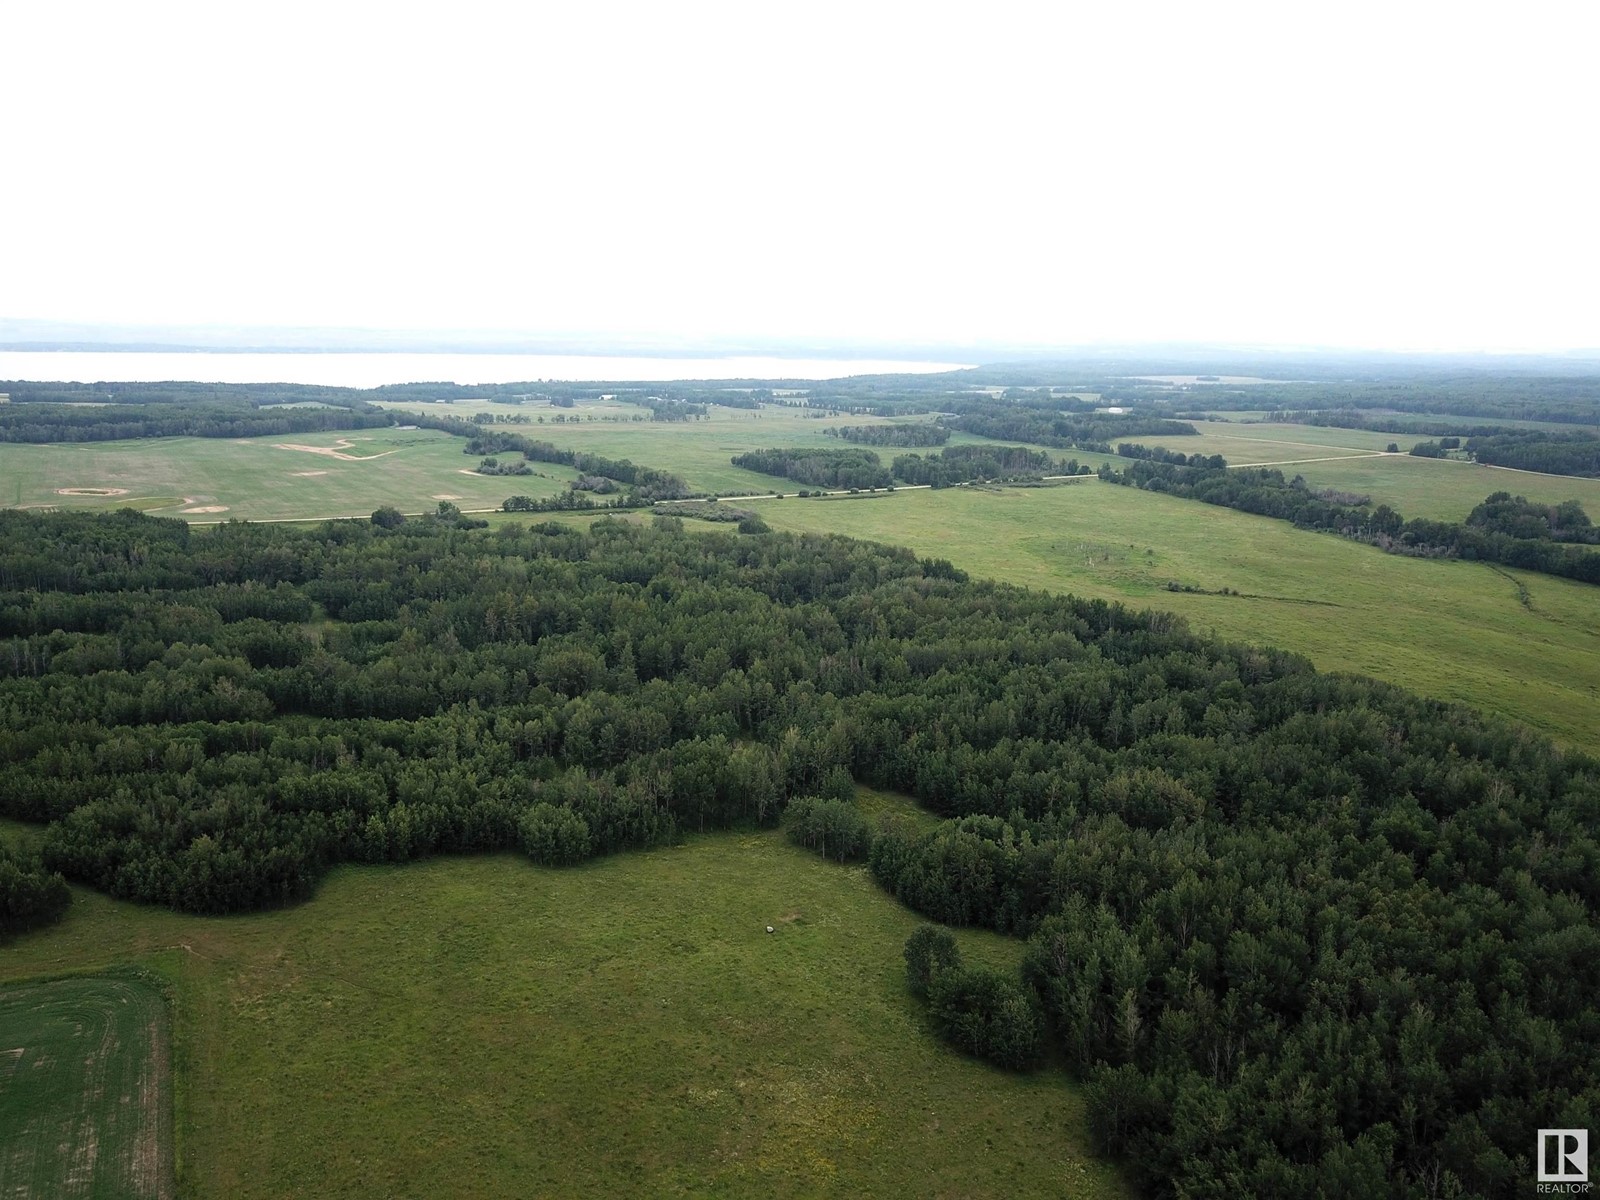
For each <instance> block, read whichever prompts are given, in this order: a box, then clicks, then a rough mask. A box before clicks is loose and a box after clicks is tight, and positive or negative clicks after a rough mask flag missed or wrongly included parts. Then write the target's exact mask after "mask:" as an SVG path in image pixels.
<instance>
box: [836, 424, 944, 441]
mask: <svg viewBox="0 0 1600 1200" xmlns="http://www.w3.org/2000/svg"><path fill="white" fill-rule="evenodd" d="M822 432H823V433H825V434H827V435H828V436H829V437H836V438H843V439H844V440H845V441H847V442H857V443H859V444H861V445H863V446H942V445H944V444H945V443H946V442H947V441H949V440H950V431H949V430H948V429H946V428H944V427H943V426H942V425H933V424H930V423H928V422H926V421H916V422H910V423H906V424H900V425H841V426H839V427H838V428H837V429H833V428H830V429H824V430H823V431H822Z"/></svg>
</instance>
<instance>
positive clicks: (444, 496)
mask: <svg viewBox="0 0 1600 1200" xmlns="http://www.w3.org/2000/svg"><path fill="white" fill-rule="evenodd" d="M433 498H434V499H435V500H459V499H461V497H460V496H456V495H452V494H451V493H449V492H439V493H438V494H437V495H435V496H434V497H433Z"/></svg>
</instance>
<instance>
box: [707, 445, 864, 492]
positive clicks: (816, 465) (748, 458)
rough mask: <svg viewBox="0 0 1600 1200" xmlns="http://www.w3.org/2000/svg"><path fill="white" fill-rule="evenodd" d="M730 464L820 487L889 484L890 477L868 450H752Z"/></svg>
mask: <svg viewBox="0 0 1600 1200" xmlns="http://www.w3.org/2000/svg"><path fill="white" fill-rule="evenodd" d="M732 462H733V465H734V466H736V467H743V468H744V469H745V470H746V471H759V472H760V473H761V474H763V475H776V476H778V477H779V478H780V479H792V480H794V481H795V482H796V483H805V484H810V485H812V486H813V487H821V488H881V487H889V486H890V485H892V484H893V483H894V478H893V477H892V476H891V475H890V474H889V470H888V468H887V467H885V466H884V465H883V462H882V461H881V460H880V459H879V458H878V456H877V455H876V454H874V453H873V452H872V451H871V450H811V449H793V450H789V449H772V450H752V451H751V452H750V453H748V454H738V455H735V456H734V457H733V460H732Z"/></svg>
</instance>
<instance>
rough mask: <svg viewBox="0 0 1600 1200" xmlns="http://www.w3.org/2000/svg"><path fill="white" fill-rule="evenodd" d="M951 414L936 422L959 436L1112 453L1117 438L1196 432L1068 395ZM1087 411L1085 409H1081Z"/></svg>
mask: <svg viewBox="0 0 1600 1200" xmlns="http://www.w3.org/2000/svg"><path fill="white" fill-rule="evenodd" d="M953 407H954V415H945V416H941V417H940V418H939V421H940V423H941V424H943V425H947V426H949V427H950V428H951V429H957V430H960V431H961V432H962V433H973V434H977V435H978V436H979V437H989V438H995V439H996V440H998V441H1014V442H1033V443H1034V444H1035V445H1039V446H1051V447H1057V448H1059V447H1073V446H1076V447H1078V448H1079V449H1083V450H1090V451H1099V452H1101V453H1107V454H1108V453H1110V451H1111V446H1110V443H1111V442H1112V441H1114V440H1116V439H1118V438H1127V437H1139V436H1142V435H1160V436H1166V437H1183V436H1186V435H1190V434H1193V433H1195V432H1196V431H1195V427H1194V426H1193V425H1191V424H1189V423H1188V422H1187V421H1174V420H1170V419H1168V418H1166V417H1162V416H1150V415H1145V414H1137V413H1102V412H1094V411H1093V408H1094V406H1093V404H1087V405H1086V403H1085V402H1083V401H1079V400H1075V399H1074V398H1073V397H1070V396H1043V397H1038V398H1031V399H999V400H969V401H965V402H963V403H959V404H956V405H954V406H953ZM1085 407H1087V408H1088V409H1089V411H1087V412H1085V411H1083V409H1084V408H1085Z"/></svg>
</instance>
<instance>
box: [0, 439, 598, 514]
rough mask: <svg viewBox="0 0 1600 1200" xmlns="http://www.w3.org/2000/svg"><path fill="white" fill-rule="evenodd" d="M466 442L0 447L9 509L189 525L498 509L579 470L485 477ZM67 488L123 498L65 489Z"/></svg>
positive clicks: (3, 500) (554, 488) (542, 468)
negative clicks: (131, 514) (388, 510)
mask: <svg viewBox="0 0 1600 1200" xmlns="http://www.w3.org/2000/svg"><path fill="white" fill-rule="evenodd" d="M464 445H465V443H464V442H463V441H462V439H460V438H458V437H451V436H450V435H449V434H444V433H438V432H435V431H434V430H429V429H412V430H403V429H354V430H345V431H342V432H332V433H299V434H285V435H283V436H281V437H260V438H239V439H231V438H148V439H140V440H136V441H125V442H75V443H61V444H56V445H48V446H31V445H21V444H17V443H7V444H0V480H3V481H4V482H3V483H0V504H5V505H8V506H26V507H30V508H36V507H42V506H49V507H56V508H88V509H115V508H124V507H131V508H138V509H142V510H144V511H146V512H149V513H153V514H156V515H158V516H169V517H170V516H185V517H187V518H188V519H189V520H191V521H217V520H232V519H235V518H239V519H245V520H253V521H260V520H285V519H291V518H299V519H313V518H323V517H364V516H368V515H369V514H371V512H372V511H373V509H375V508H378V507H379V506H380V505H384V504H392V505H394V506H395V507H396V508H398V509H400V510H401V511H402V512H407V513H417V512H429V511H432V510H433V509H434V508H436V507H437V506H438V503H439V501H440V499H442V498H448V499H450V500H451V502H452V503H454V504H457V505H459V506H460V507H461V508H463V509H469V510H470V509H483V508H494V507H497V506H498V505H499V504H500V503H501V501H503V500H504V499H505V498H506V497H507V496H514V495H520V496H548V495H553V494H555V493H556V492H558V491H560V490H562V488H563V487H564V486H565V484H566V481H567V480H569V479H572V478H574V477H575V473H574V472H573V471H572V470H571V469H570V468H568V467H562V466H556V465H553V464H550V463H536V464H533V467H534V469H535V470H536V471H538V472H540V474H537V475H531V476H493V477H491V476H486V475H478V474H475V473H474V472H473V471H472V468H473V467H475V466H476V465H477V462H478V460H477V459H476V458H473V457H471V456H469V455H466V454H464V453H462V447H463V446H464ZM285 447H312V448H314V449H310V450H308V449H287V448H285ZM318 451H336V452H337V454H338V455H341V456H343V457H335V455H334V454H329V453H321V452H318ZM62 488H68V489H71V488H82V489H89V488H99V489H120V490H121V492H122V494H121V495H116V496H63V495H61V494H59V491H58V489H62ZM218 509H220V510H221V511H195V510H218Z"/></svg>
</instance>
